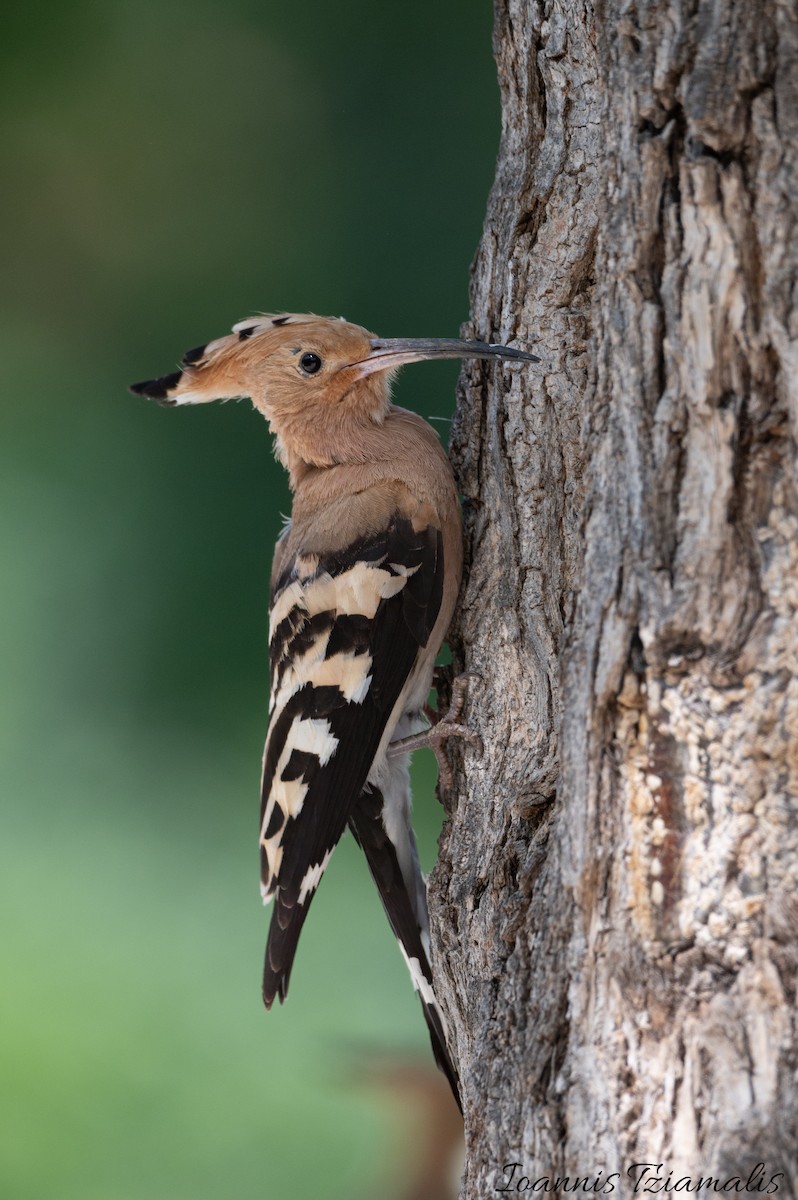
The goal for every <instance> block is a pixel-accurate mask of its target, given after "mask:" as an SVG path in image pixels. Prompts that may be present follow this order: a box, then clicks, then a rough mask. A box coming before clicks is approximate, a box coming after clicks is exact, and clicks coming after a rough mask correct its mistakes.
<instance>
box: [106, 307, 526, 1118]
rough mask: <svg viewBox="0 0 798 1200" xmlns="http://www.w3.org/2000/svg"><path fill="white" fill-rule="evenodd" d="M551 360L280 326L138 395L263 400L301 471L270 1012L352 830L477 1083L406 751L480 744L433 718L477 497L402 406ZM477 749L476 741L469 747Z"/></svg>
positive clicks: (191, 362)
mask: <svg viewBox="0 0 798 1200" xmlns="http://www.w3.org/2000/svg"><path fill="white" fill-rule="evenodd" d="M443 358H479V359H492V358H501V359H507V360H515V361H518V362H539V361H540V360H539V359H538V358H537V357H536V356H535V355H534V354H531V353H529V352H528V351H524V350H520V349H516V348H514V347H509V346H505V345H500V344H496V343H487V342H480V341H472V340H466V339H460V338H380V337H377V336H376V335H375V334H374V333H371V332H369V331H368V330H367V329H365V328H363V327H362V326H359V325H355V324H352V323H350V322H348V321H345V320H344V319H343V318H336V317H319V316H316V315H314V314H312V313H287V312H280V313H273V314H272V313H270V314H261V315H259V316H257V317H252V318H249V319H247V320H245V321H241V322H239V323H238V324H237V325H234V326H233V330H232V332H231V333H230V334H227V335H225V336H223V337H220V338H217V339H216V340H214V341H211V342H208V343H207V344H205V345H202V346H198V347H196V348H195V349H192V350H189V351H187V352H186V353H185V354H184V355H183V358H182V361H181V363H180V366H179V369H178V370H177V371H175V372H173V373H171V374H168V375H165V376H162V377H160V378H157V379H150V380H145V381H144V382H142V383H136V384H132V385H131V387H130V391H132V392H133V393H134V394H136V395H138V396H143V397H147V398H149V399H152V400H155V401H157V402H158V403H159V404H161V405H164V406H168V407H173V406H181V405H190V404H202V403H205V402H207V401H213V400H227V399H238V398H250V399H251V401H252V403H253V405H254V407H255V408H256V409H257V410H258V411H259V412H261V413H262V414H263V416H265V417H266V419H267V421H268V423H269V426H270V429H271V432H272V434H273V436H274V441H275V453H276V456H277V458H278V460H279V461H280V462H281V463H282V465H283V466H284V467H285V469H286V470H287V472H288V478H289V484H290V488H291V492H292V507H291V515H290V518H289V521H288V523H287V524H286V527H285V529H284V531H283V532H282V534H281V535H280V537H279V539H278V541H277V545H276V548H275V553H274V560H273V567H272V573H271V583H270V614H269V666H270V675H271V680H270V685H271V686H270V701H269V724H268V731H267V736H266V745H265V749H264V754H263V770H262V783H261V813H260V817H261V823H260V836H259V842H260V859H261V895H262V899H263V902H264V903H269V902H271V901H273V902H274V911H273V914H272V918H271V923H270V928H269V933H268V939H267V944H266V952H265V961H264V970H263V989H262V990H263V1001H264V1004H265V1005H266V1007H267V1008H270V1007H271V1006H272V1003H273V1001H274V999H275V998H278V999H279V1000H280V1002H281V1003H282V1002H283V1001H284V1000H285V998H286V995H287V992H288V983H289V979H290V975H291V969H292V965H293V962H294V956H295V953H296V949H297V943H298V939H299V935H300V932H301V929H302V926H303V924H304V921H305V918H306V916H307V914H308V910H309V907H310V904H311V901H312V900H313V897H314V895H315V893H316V890H317V888H318V886H319V883H320V881H321V878H322V876H323V874H324V872H325V869H326V867H327V864H328V863H329V861H330V856H331V855H332V853H333V850H334V849H335V847H336V845H337V843H338V841H339V840H340V838H341V837H342V835H343V834H344V832H345V830H346V829H347V827H348V828H349V830H350V831H351V832H352V834H353V835H354V837H355V840H356V841H357V843H358V844H359V846H360V847H361V848H362V850H363V853H364V855H365V857H366V860H367V863H368V867H369V869H370V872H371V874H372V876H373V879H374V881H375V883H376V886H377V890H378V892H379V894H380V898H381V900H382V904H383V906H384V908H385V911H386V914H387V917H388V920H389V922H390V925H391V927H392V930H393V933H394V935H395V937H396V938H397V940H398V943H399V947H400V950H401V951H402V954H403V956H404V958H405V961H406V963H407V966H408V968H409V971H410V975H411V980H412V983H413V986H414V988H415V990H416V991H417V992H418V994H419V997H420V1000H421V1005H422V1009H423V1012H424V1017H425V1019H426V1023H427V1026H428V1029H429V1033H430V1038H431V1042H432V1048H433V1053H434V1056H435V1060H436V1062H437V1064H438V1066H439V1067H440V1068H441V1070H442V1071H443V1073H444V1074H445V1075H446V1077H447V1079H448V1081H449V1084H450V1086H451V1088H452V1092H453V1094H454V1096H455V1099H456V1100H457V1102H458V1104H459V1103H460V1083H459V1078H458V1073H457V1069H456V1066H455V1063H454V1059H453V1055H452V1050H451V1046H450V1044H449V1036H448V1029H447V1024H446V1020H445V1017H444V1014H443V1012H442V1010H441V1008H440V1007H439V1005H438V1002H437V1000H436V997H435V992H434V988H433V980H432V971H431V968H430V957H431V956H430V940H429V917H428V913H427V899H426V881H425V878H424V876H423V874H422V872H421V868H420V865H419V859H418V851H417V848H416V841H415V837H414V833H413V828H412V822H411V796H410V784H409V773H408V758H409V752H410V751H411V750H412V749H414V748H416V747H418V746H419V745H423V744H431V745H432V746H433V747H434V748H439V747H440V745H441V743H442V740H443V739H444V738H445V737H447V736H450V735H451V734H453V733H461V734H462V733H465V734H466V736H468V734H469V731H468V728H467V727H465V726H463V725H462V724H461V723H460V722H459V720H458V719H457V718H458V717H459V710H460V709H461V708H462V701H463V686H462V685H463V677H461V678H460V680H458V681H456V684H455V688H454V689H453V697H452V699H453V705H452V708H451V709H450V711H449V713H448V714H446V715H445V716H443V717H442V718H441V719H440V720H438V723H437V725H435V726H432V727H431V726H430V724H429V715H428V714H427V715H425V706H426V703H427V700H428V697H429V693H430V689H431V685H432V682H433V669H434V666H435V660H436V656H437V654H438V651H439V649H440V646H441V644H442V642H443V640H444V638H445V636H446V633H447V630H448V627H449V624H450V621H451V619H452V615H453V612H454V608H455V604H456V601H457V597H458V593H459V590H460V583H461V574H462V565H463V533H462V520H461V510H460V500H459V496H458V492H457V488H456V485H455V480H454V476H453V472H452V467H451V464H450V462H449V459H448V457H447V455H446V453H445V451H444V449H443V446H442V445H441V442H440V441H439V439H438V436H437V434H436V432H435V431H434V429H433V428H432V426H431V425H429V424H428V423H427V422H426V421H425V420H424V419H423V418H422V417H420V416H418V415H417V414H416V413H413V412H411V411H409V410H407V409H404V408H400V407H398V406H396V405H394V404H392V403H391V398H390V394H391V381H392V379H393V377H394V375H395V373H396V371H397V369H398V368H400V367H402V366H404V365H406V364H409V363H415V362H420V361H424V360H429V359H443ZM471 740H475V739H474V738H473V736H472V738H471Z"/></svg>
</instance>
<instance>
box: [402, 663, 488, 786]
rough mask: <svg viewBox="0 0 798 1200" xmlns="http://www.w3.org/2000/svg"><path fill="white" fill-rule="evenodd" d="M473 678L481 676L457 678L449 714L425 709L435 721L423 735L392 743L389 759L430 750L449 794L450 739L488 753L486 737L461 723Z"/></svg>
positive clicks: (450, 779)
mask: <svg viewBox="0 0 798 1200" xmlns="http://www.w3.org/2000/svg"><path fill="white" fill-rule="evenodd" d="M444 669H445V668H444ZM469 679H479V675H477V673H476V672H475V671H464V672H463V673H462V674H461V675H458V676H457V678H456V679H455V681H454V683H453V684H452V695H451V702H450V704H449V709H448V711H447V712H446V713H444V714H443V715H440V714H438V713H436V712H435V711H434V710H431V709H430V710H425V711H426V712H427V716H428V717H429V719H430V720H432V721H433V724H432V725H431V727H430V728H429V729H425V730H424V731H423V733H414V734H411V735H410V736H409V737H404V738H399V739H398V740H397V741H395V742H390V743H389V745H388V749H387V756H388V758H397V757H398V756H399V755H400V754H407V753H408V752H409V751H410V750H421V749H424V748H425V747H428V748H429V749H430V750H432V751H433V752H434V754H435V758H436V760H437V762H438V780H439V782H440V783H441V785H442V786H443V789H444V791H446V792H448V791H451V788H452V783H453V779H452V769H451V767H450V766H449V760H448V758H447V757H446V755H445V753H444V751H443V743H444V742H445V741H446V739H447V738H450V737H460V738H463V740H464V741H466V742H468V743H469V745H471V746H473V747H474V749H475V750H477V752H478V753H479V754H482V753H483V750H484V746H483V744H482V738H481V737H480V736H479V734H478V733H477V731H476V730H475V729H471V728H470V727H469V726H468V725H465V724H464V723H463V722H462V721H461V720H460V717H461V715H462V712H463V708H464V707H465V700H466V693H467V689H468V681H469Z"/></svg>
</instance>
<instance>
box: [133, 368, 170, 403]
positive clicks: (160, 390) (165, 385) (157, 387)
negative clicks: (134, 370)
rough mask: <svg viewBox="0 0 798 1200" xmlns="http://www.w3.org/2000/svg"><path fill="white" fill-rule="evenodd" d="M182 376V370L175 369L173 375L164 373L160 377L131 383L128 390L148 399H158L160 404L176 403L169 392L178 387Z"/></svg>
mask: <svg viewBox="0 0 798 1200" xmlns="http://www.w3.org/2000/svg"><path fill="white" fill-rule="evenodd" d="M182 376H183V372H182V371H174V372H173V373H172V374H171V375H162V376H161V378H160V379H145V380H144V381H143V383H131V385H130V387H129V388H128V391H129V392H132V393H133V395H134V396H146V397H147V399H148V400H157V401H158V402H159V404H163V405H167V406H168V405H172V404H176V403H177V401H176V400H173V399H171V398H170V397H169V392H170V391H171V390H172V389H173V388H176V387H177V385H178V383H179V382H180V380H181V378H182Z"/></svg>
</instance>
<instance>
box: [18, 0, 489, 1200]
mask: <svg viewBox="0 0 798 1200" xmlns="http://www.w3.org/2000/svg"><path fill="white" fill-rule="evenodd" d="M490 39H491V12H490V6H489V4H488V3H487V0H485V2H484V3H483V2H482V0H478V2H469V3H465V4H464V3H463V0H436V3H434V4H430V3H428V2H427V0H404V2H403V3H402V4H401V5H398V4H392V5H384V6H379V5H371V4H365V3H358V2H355V0H349V2H339V3H337V4H329V3H327V2H325V0H306V2H305V3H302V4H283V3H272V2H269V0H226V2H225V3H224V4H222V3H216V2H210V0H194V2H191V3H190V2H189V0H137V2H131V3H121V2H118V0H116V2H115V0H107V2H105V3H101V2H99V0H97V2H95V3H90V2H87V0H80V2H77V3H72V2H69V0H56V2H54V3H46V2H44V0H28V3H26V4H25V5H24V6H23V5H14V6H11V7H10V9H9V10H7V11H6V14H5V31H4V33H3V36H2V39H1V40H0V56H1V57H2V60H3V62H2V67H3V69H2V74H1V76H0V77H1V78H2V85H1V86H2V88H3V90H4V104H3V113H2V133H3V146H4V150H3V166H4V167H5V175H6V182H5V186H4V188H3V198H2V207H3V209H4V212H3V219H2V229H3V232H4V234H5V249H4V252H3V260H4V269H3V278H4V284H5V287H4V290H3V298H2V306H3V313H2V322H0V337H1V338H2V342H3V345H2V356H3V363H4V375H5V379H6V382H5V386H4V398H3V403H2V409H0V456H1V457H2V468H1V471H0V491H1V492H2V504H1V505H0V539H1V542H2V560H1V561H2V576H1V582H0V589H1V591H2V624H1V626H0V627H1V629H2V633H0V638H1V639H2V643H1V645H0V653H1V655H2V663H1V664H0V689H1V690H0V703H1V704H2V714H1V716H2V720H0V744H1V746H2V768H1V771H2V774H1V776H0V789H1V791H0V795H1V797H2V813H3V816H2V846H1V848H0V888H1V889H2V894H3V895H2V899H3V913H4V915H3V939H2V944H3V964H2V987H1V988H0V1077H1V1078H2V1107H1V1108H0V1195H2V1196H3V1197H4V1198H5V1197H8V1198H9V1200H27V1198H29V1197H30V1198H32V1200H33V1198H35V1200H42V1198H45V1197H46V1198H48V1200H94V1198H95V1197H96V1198H97V1200H100V1198H101V1200H205V1198H208V1200H210V1198H214V1200H222V1198H225V1200H227V1198H229V1197H234V1198H235V1200H250V1198H253V1200H254V1198H255V1197H258V1198H260V1197H272V1196H275V1197H276V1196H282V1195H289V1194H290V1195H298V1196H302V1195H311V1194H314V1195H321V1196H324V1197H325V1198H332V1200H335V1198H337V1197H342V1198H343V1197H346V1198H347V1200H352V1197H356V1196H360V1195H369V1194H373V1189H374V1187H375V1186H376V1185H375V1184H374V1180H375V1179H378V1178H379V1177H380V1170H381V1169H383V1168H384V1167H385V1164H386V1161H389V1159H390V1155H391V1154H393V1152H394V1151H393V1150H392V1149H391V1146H392V1143H391V1139H390V1129H389V1125H390V1120H389V1113H388V1112H387V1110H386V1111H383V1109H382V1107H381V1106H380V1104H379V1103H376V1102H375V1098H374V1096H373V1095H372V1094H370V1093H369V1092H368V1090H367V1089H365V1090H364V1089H363V1088H362V1087H359V1086H353V1085H352V1083H351V1081H350V1079H349V1075H350V1074H351V1069H352V1068H351V1064H352V1058H353V1056H354V1058H355V1059H361V1058H368V1056H369V1054H370V1053H371V1051H380V1052H381V1051H383V1050H392V1049H393V1050H400V1051H401V1052H402V1053H404V1052H408V1053H414V1054H420V1055H423V1056H425V1058H426V1056H429V1050H428V1042H427V1038H426V1032H425V1029H424V1025H423V1021H422V1019H421V1015H420V1011H419V1009H418V1005H417V1001H416V999H415V997H414V996H413V993H412V989H411V987H410V984H409V981H408V978H407V974H406V971H405V967H404V964H403V963H402V961H401V959H400V956H399V954H398V952H397V950H396V946H395V943H394V940H393V938H392V936H391V935H390V932H389V930H388V926H387V923H386V922H385V918H384V916H383V914H382V910H381V908H380V905H379V903H378V901H377V898H376V894H375V893H374V892H373V889H372V885H371V882H370V880H369V878H368V876H367V872H366V870H365V867H364V865H363V864H362V863H361V861H360V860H359V856H358V854H357V852H356V849H355V847H354V846H353V845H352V844H351V840H350V839H345V842H344V843H342V845H341V847H340V848H339V850H338V852H337V853H336V855H335V857H334V859H333V862H332V865H331V867H330V870H329V872H328V875H327V877H326V878H325V881H324V884H323V886H322V888H321V894H320V897H319V899H318V900H317V902H316V904H315V905H314V909H313V913H312V915H311V918H310V919H309V921H308V924H307V926H306V927H305V931H304V934H303V938H302V943H301V945H300V952H299V956H298V959H297V964H296V969H295V972H294V975H293V979H292V990H291V996H290V1000H289V1002H288V1004H287V1005H286V1006H285V1007H284V1008H282V1009H276V1010H275V1011H273V1012H272V1013H269V1014H267V1013H266V1012H265V1011H264V1010H263V1009H262V1008H261V1004H260V996H259V980H260V968H261V956H262V952H263V944H264V939H265V934H266V928H267V919H268V914H266V913H264V911H263V910H262V908H261V906H260V902H259V895H258V886H257V854H256V836H257V832H256V827H257V817H256V813H257V802H258V797H257V788H258V777H259V770H260V755H261V747H262V741H263V734H264V730H265V724H266V708H267V685H268V680H267V673H266V607H267V581H268V572H269V565H270V557H271V548H272V545H273V543H274V539H275V537H276V535H277V532H278V530H279V528H280V525H281V517H280V513H281V512H287V511H288V506H289V500H288V494H287V491H286V488H285V485H284V481H283V479H282V476H281V472H280V470H279V469H278V468H277V466H276V465H275V463H274V460H273V458H272V452H271V441H270V438H269V436H268V430H267V426H266V424H265V423H264V422H263V420H262V419H261V418H260V417H259V416H258V415H257V414H255V413H254V412H253V411H252V410H251V408H250V406H249V405H248V404H239V405H229V406H227V407H221V406H208V407H207V408H197V409H188V410H184V411H177V412H175V411H168V410H163V409H160V408H158V407H156V406H151V405H148V404H146V403H145V402H142V401H140V400H136V399H134V398H133V397H132V396H129V395H127V393H126V390H125V388H126V385H127V384H128V383H129V382H130V381H131V380H134V379H141V378H147V377H149V376H152V375H157V374H161V373H164V372H167V371H170V370H172V369H173V367H174V364H175V363H176V361H177V359H178V357H179V356H180V354H181V353H182V351H183V350H185V349H186V348H187V347H190V346H194V345H197V344H199V343H202V342H204V341H206V340H208V339H209V338H212V337H215V336H218V335H220V334H222V333H224V332H226V331H227V330H228V329H229V327H230V326H231V324H232V323H233V322H234V321H236V320H238V319H240V318H242V317H246V316H248V315H250V314H251V313H253V312H256V311H259V310H266V311H269V310H279V309H283V308H286V309H293V310H299V311H303V310H306V309H310V310H313V311H316V312H320V313H331V314H335V315H340V314H345V315H346V316H347V317H348V318H349V319H351V320H353V321H357V322H360V323H363V324H365V325H367V326H368V327H370V328H372V329H375V330H377V331H378V332H380V333H382V334H384V335H386V336H388V335H391V336H410V335H413V334H416V335H428V336H429V335H452V334H456V333H457V331H458V326H459V325H460V323H461V321H463V320H464V319H465V318H466V316H467V286H468V265H469V262H470V259H471V256H472V254H473V252H474V249H475V247H476V243H477V240H478V238H479V234H480V230H481V222H482V214H483V211H484V206H485V200H486V196H487V192H488V189H489V187H490V183H491V179H492V173H493V163H494V158H495V147H496V143H497V138H498V119H499V114H498V96H497V91H496V87H495V78H494V69H493V63H492V59H491V53H490ZM456 374H457V366H456V364H437V365H427V366H419V367H414V368H410V370H409V371H407V372H405V375H404V377H403V379H402V380H401V382H400V386H399V389H398V394H397V399H398V401H399V403H404V404H407V405H408V406H410V407H415V408H417V409H418V410H419V411H421V412H424V413H426V414H427V415H436V416H441V417H447V416H448V415H449V414H450V413H451V410H452V406H453V394H454V384H455V380H456ZM439 428H440V430H441V433H442V436H443V438H444V440H445V439H446V438H447V436H448V426H447V425H446V424H445V423H444V424H442V425H441V426H440V427H439ZM417 757H418V759H419V761H418V764H417V766H416V768H414V769H415V772H416V776H415V779H416V784H415V792H416V809H417V814H418V822H419V825H420V826H421V827H422V833H423V843H424V850H423V854H424V858H425V864H426V866H427V867H429V866H431V864H432V862H433V861H434V855H435V838H436V834H437V830H438V827H439V820H440V818H439V812H438V809H437V806H436V802H435V800H434V798H433V794H432V788H433V780H434V766H433V761H432V757H431V755H430V756H429V759H430V761H429V763H427V762H426V761H425V758H426V755H424V756H417ZM430 1061H431V1058H430ZM386 1156H388V1158H386ZM390 1161H393V1160H390Z"/></svg>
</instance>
